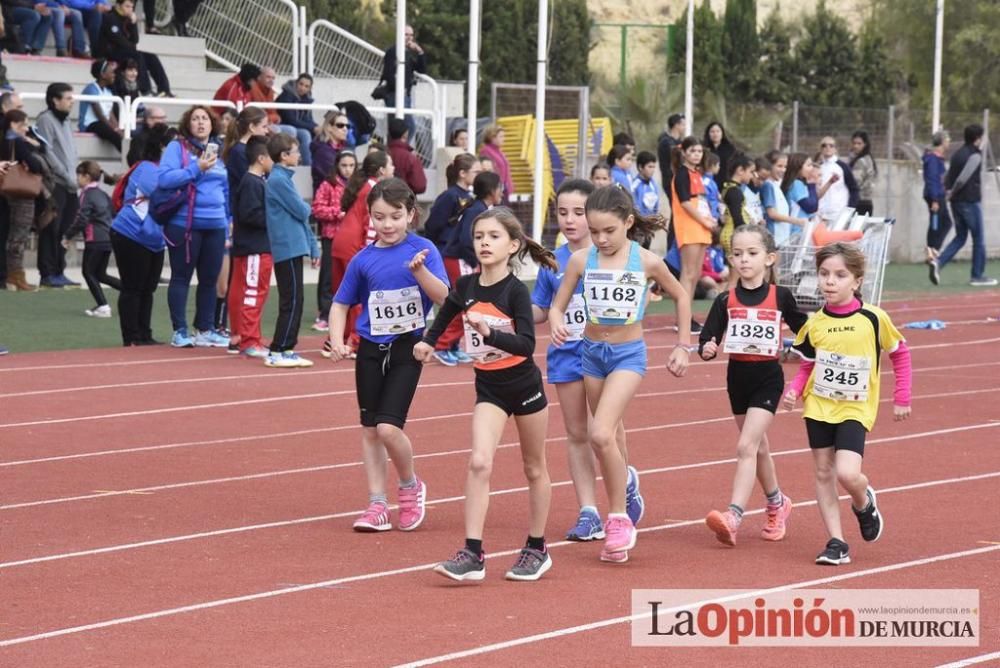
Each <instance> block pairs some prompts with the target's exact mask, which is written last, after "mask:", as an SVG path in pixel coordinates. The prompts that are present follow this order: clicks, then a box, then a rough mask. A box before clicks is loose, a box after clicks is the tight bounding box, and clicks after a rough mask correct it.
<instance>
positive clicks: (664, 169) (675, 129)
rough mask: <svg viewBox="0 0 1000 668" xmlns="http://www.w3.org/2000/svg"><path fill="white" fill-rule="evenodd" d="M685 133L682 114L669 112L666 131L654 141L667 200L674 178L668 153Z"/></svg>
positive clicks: (685, 124)
mask: <svg viewBox="0 0 1000 668" xmlns="http://www.w3.org/2000/svg"><path fill="white" fill-rule="evenodd" d="M686 133H687V120H686V119H685V118H684V114H671V115H670V118H668V119H667V131H666V132H664V133H663V134H661V135H660V138H659V139H658V140H657V142H656V161H657V162H659V163H660V184H661V185H662V186H663V192H665V193H666V194H667V202H668V203H669V202H670V201H671V197H673V188H672V187H671V182H672V181H673V178H674V172H673V168H672V167H671V165H670V154H671V153H673V150H674V147H675V146H677V145H678V144H680V143H681V140H682V139H684V135H685V134H686Z"/></svg>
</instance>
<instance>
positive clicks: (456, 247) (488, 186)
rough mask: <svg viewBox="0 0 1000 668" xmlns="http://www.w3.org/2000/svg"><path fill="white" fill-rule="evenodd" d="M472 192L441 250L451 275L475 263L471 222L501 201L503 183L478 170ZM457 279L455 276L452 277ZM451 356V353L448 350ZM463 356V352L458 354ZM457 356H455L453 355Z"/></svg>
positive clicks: (472, 267) (470, 269) (469, 270)
mask: <svg viewBox="0 0 1000 668" xmlns="http://www.w3.org/2000/svg"><path fill="white" fill-rule="evenodd" d="M472 194H473V195H474V196H475V198H476V199H475V200H473V202H472V204H470V205H469V206H467V207H466V208H465V209H464V210H463V211H462V213H460V214H459V216H458V222H457V223H456V224H455V233H454V234H452V235H451V239H450V240H449V241H448V245H447V246H445V248H444V252H443V253H442V254H441V255H442V257H443V258H444V262H445V265H446V266H447V265H448V264H451V265H453V267H452V275H454V276H462V275H464V274H471V273H472V272H473V271H475V270H476V269H477V268H478V267H479V259H478V258H477V257H476V249H475V246H474V245H473V241H472V225H473V223H474V222H475V221H476V218H477V217H478V216H479V215H480V214H482V213H485V212H486V211H489V210H490V209H492V208H493V207H495V206H497V205H498V204H500V202H501V201H503V185H502V184H501V183H500V176H499V175H498V174H494V173H493V172H480V173H479V174H476V178H475V180H474V181H473V182H472ZM455 280H456V281H457V280H458V279H457V278H456V279H455ZM452 355H453V356H454V355H455V353H452ZM462 357H463V358H464V355H462ZM456 359H458V356H456Z"/></svg>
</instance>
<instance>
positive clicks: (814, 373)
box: [784, 242, 912, 566]
mask: <svg viewBox="0 0 1000 668" xmlns="http://www.w3.org/2000/svg"><path fill="white" fill-rule="evenodd" d="M816 268H817V273H818V275H819V285H820V289H821V290H822V291H823V297H824V298H825V299H826V306H824V307H823V309H822V310H821V311H819V312H817V313H816V314H815V315H814V316H813V317H812V318H810V319H809V320H808V321H807V322H806V324H805V326H803V327H802V329H800V330H799V333H798V335H797V336H796V337H795V343H794V344H793V345H794V348H795V350H796V352H798V353H799V354H800V355H801V356H802V358H803V359H804V360H805V361H804V362H803V363H802V365H801V366H800V367H799V373H798V375H796V376H795V379H794V380H793V381H792V382H791V385H790V386H789V388H788V391H787V392H786V393H785V400H784V405H785V408H787V409H789V410H791V409H792V408H794V407H795V401H796V400H797V399H798V398H799V397H800V396H801V397H803V398H804V401H803V404H804V409H803V417H804V418H805V421H806V434H807V435H808V437H809V447H810V448H812V452H813V461H814V462H815V464H816V500H817V502H818V507H819V511H820V515H821V516H822V518H823V524H824V525H825V526H826V531H827V534H829V536H830V540H829V541H828V542H827V544H826V547H825V548H824V549H823V551H822V552H820V554H819V556H817V557H816V563H817V564H828V565H832V566H836V565H839V564H849V563H851V557H850V553H849V549H848V546H847V543H845V542H844V534H843V531H842V530H841V526H840V505H839V501H838V499H837V483H838V482H839V483H840V484H841V486H842V487H843V488H844V489H845V490H847V492H848V494H850V495H851V508H852V509H853V510H854V515H855V517H857V518H858V524H859V525H860V527H861V537H862V538H863V539H864V540H865V541H867V542H873V541H876V540H878V539H879V537H880V536H881V535H882V531H883V529H884V528H885V525H884V523H883V521H882V514H881V513H880V512H879V508H878V501H877V500H876V498H875V490H874V489H872V487H871V485H870V484H869V481H868V477H867V476H865V474H864V473H862V472H861V462H862V458H863V457H864V454H865V436H866V435H867V433H868V432H869V431H870V430H871V428H872V426H873V425H874V424H875V417H876V415H877V414H878V402H879V384H880V383H879V358H880V357H881V354H882V351H883V350H886V351H888V352H889V359H890V360H892V370H893V373H894V375H895V376H896V389H895V392H894V394H893V413H894V415H895V418H896V420H905V419H907V418H908V417H909V416H910V389H911V386H912V374H911V368H910V351H909V349H908V348H907V347H906V340H905V339H904V338H903V335H902V334H900V333H899V331H898V330H897V329H896V326H895V325H893V324H892V320H890V319H889V316H888V315H887V314H886V312H885V311H883V310H882V309H880V308H879V307H877V306H872V305H870V304H863V303H862V302H861V293H860V288H861V283H862V281H863V280H864V276H865V256H864V254H863V253H862V252H861V251H860V250H859V249H858V248H857V246H854V245H852V244H849V243H844V242H836V243H832V244H829V245H827V246H824V247H823V248H821V249H820V250H819V251H817V252H816Z"/></svg>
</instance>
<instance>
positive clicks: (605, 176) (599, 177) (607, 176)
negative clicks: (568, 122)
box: [483, 162, 611, 188]
mask: <svg viewBox="0 0 1000 668" xmlns="http://www.w3.org/2000/svg"><path fill="white" fill-rule="evenodd" d="M483 171H487V170H486V167H485V166H484V167H483ZM590 182H591V183H593V184H594V188H603V187H604V186H610V185H611V170H610V169H608V166H607V165H605V164H603V163H600V162H599V163H597V164H596V165H594V166H593V167H591V168H590Z"/></svg>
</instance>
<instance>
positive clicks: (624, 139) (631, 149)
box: [611, 132, 639, 181]
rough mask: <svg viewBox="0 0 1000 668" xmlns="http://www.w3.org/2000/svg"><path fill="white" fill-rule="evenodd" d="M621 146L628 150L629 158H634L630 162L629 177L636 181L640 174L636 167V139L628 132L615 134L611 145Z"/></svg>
mask: <svg viewBox="0 0 1000 668" xmlns="http://www.w3.org/2000/svg"><path fill="white" fill-rule="evenodd" d="M619 144H620V145H622V146H624V147H625V148H627V149H628V153H629V156H630V157H631V158H632V159H631V160H630V162H629V168H628V175H629V180H631V181H634V180H635V177H636V175H637V174H638V173H639V170H638V168H637V167H636V165H635V138H634V137H633V136H632V135H630V134H629V133H627V132H618V133H615V136H614V138H612V140H611V145H612V146H615V145H619Z"/></svg>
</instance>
